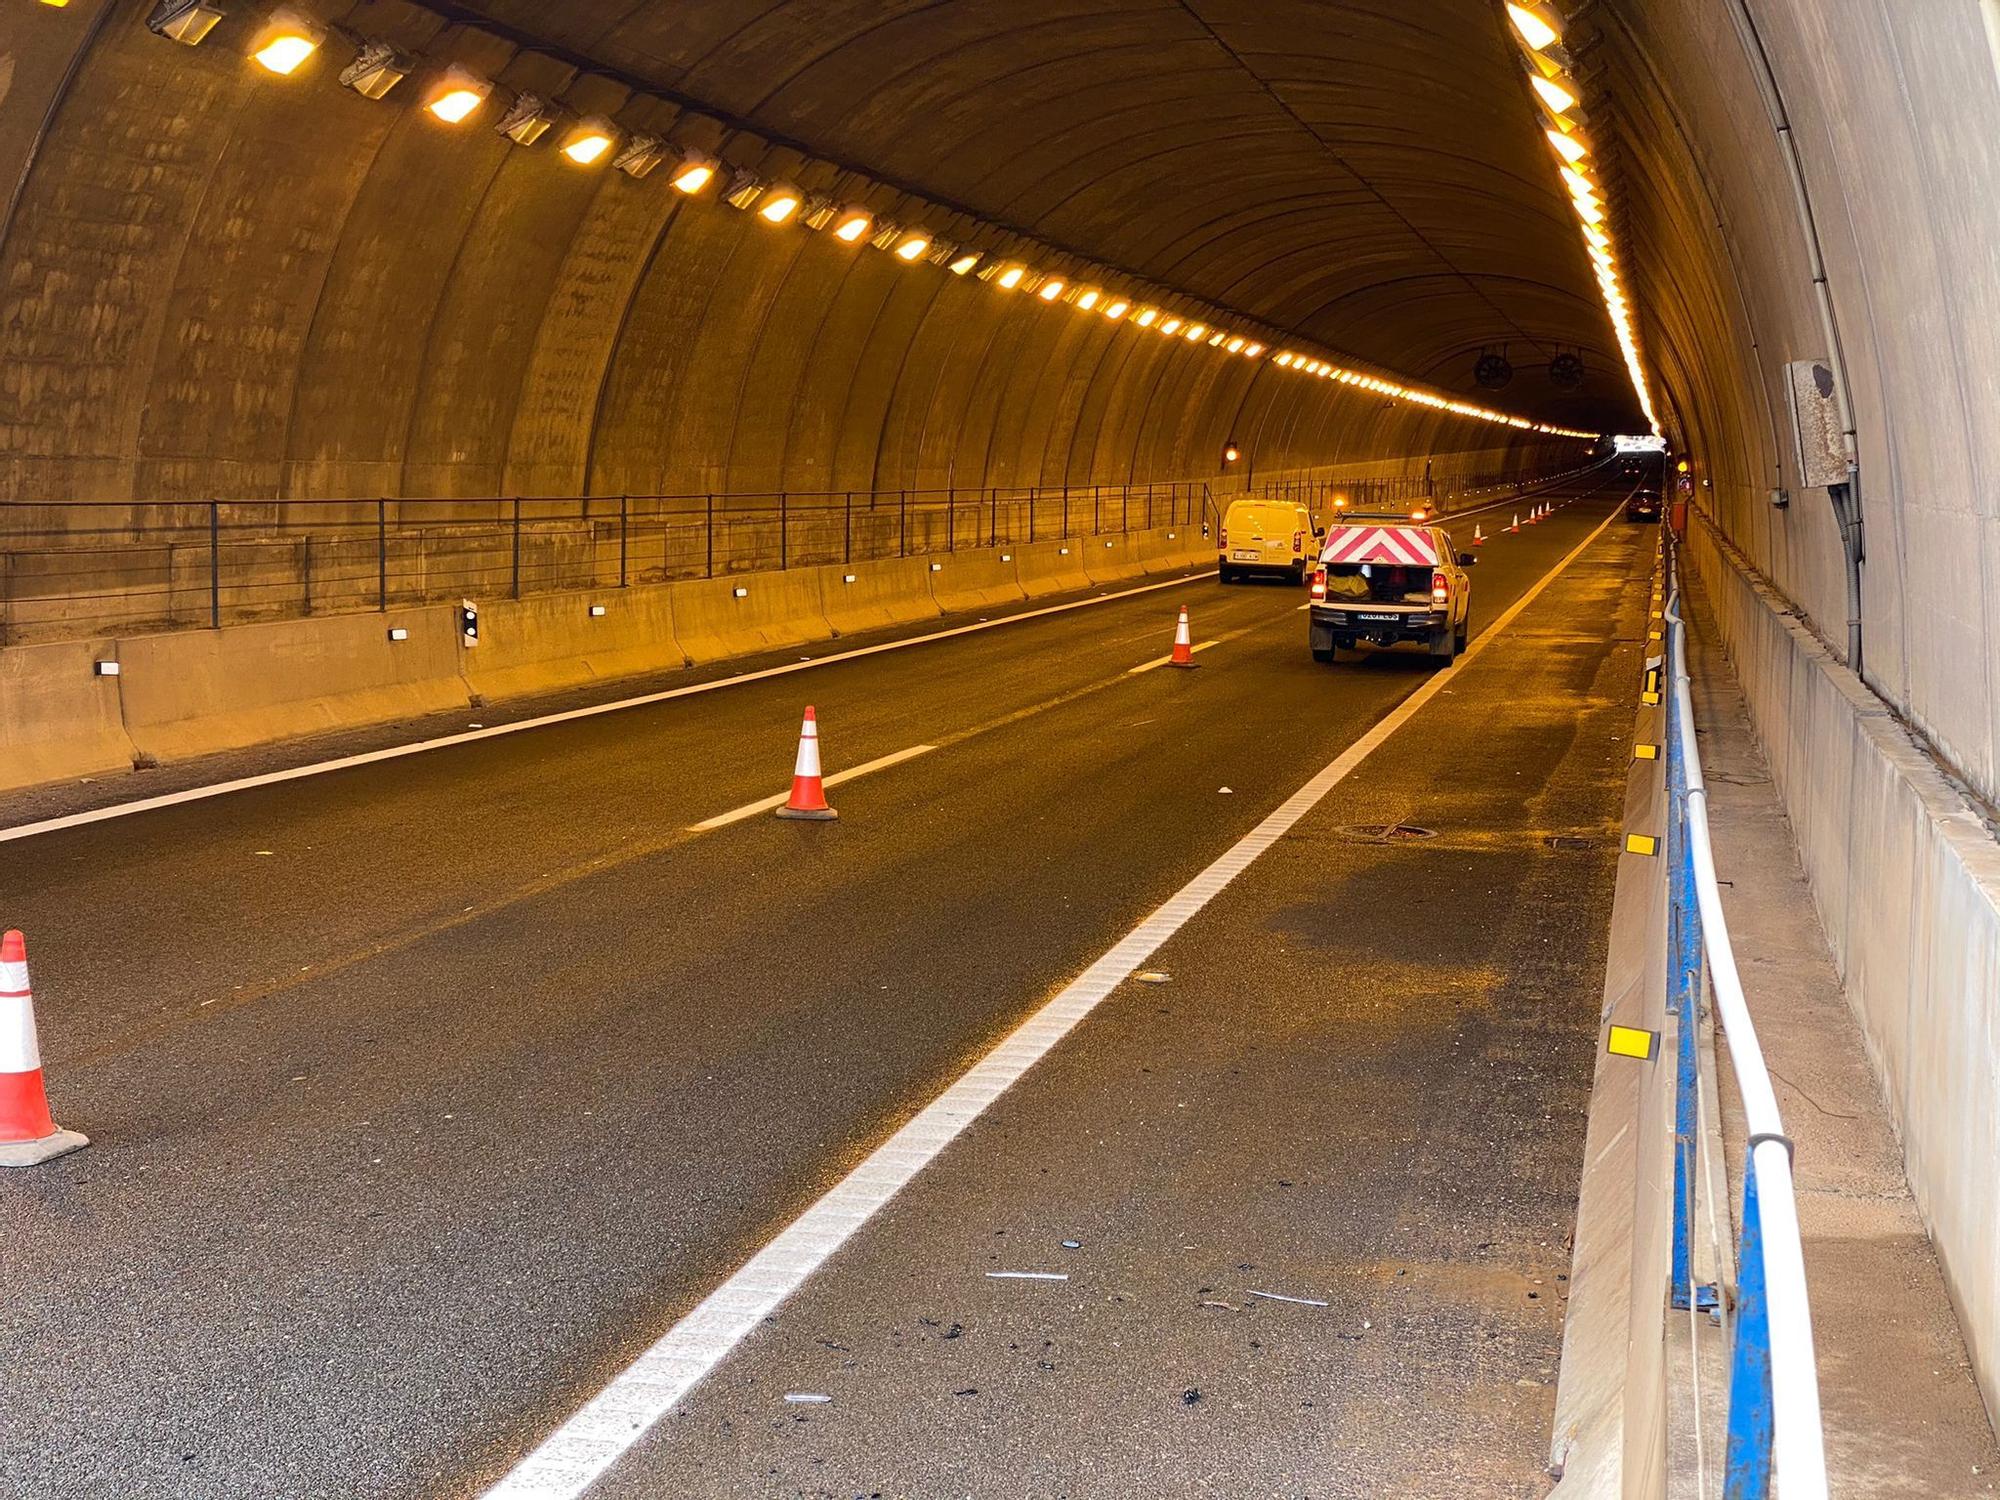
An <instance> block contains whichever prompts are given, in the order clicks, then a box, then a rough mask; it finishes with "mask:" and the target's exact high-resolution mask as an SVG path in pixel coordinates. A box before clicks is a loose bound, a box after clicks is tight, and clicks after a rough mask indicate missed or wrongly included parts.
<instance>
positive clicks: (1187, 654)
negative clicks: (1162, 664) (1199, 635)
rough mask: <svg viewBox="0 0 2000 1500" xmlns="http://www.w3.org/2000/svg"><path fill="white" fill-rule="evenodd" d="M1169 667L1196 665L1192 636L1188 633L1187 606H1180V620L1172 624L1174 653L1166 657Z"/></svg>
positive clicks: (1198, 663)
mask: <svg viewBox="0 0 2000 1500" xmlns="http://www.w3.org/2000/svg"><path fill="white" fill-rule="evenodd" d="M1167 665H1168V666H1170V667H1198V666H1200V665H1201V663H1200V662H1198V661H1196V660H1195V659H1194V637H1193V636H1191V635H1189V634H1188V618H1187V606H1186V605H1185V604H1183V605H1182V606H1181V618H1180V622H1179V623H1178V624H1177V625H1175V626H1174V654H1173V655H1172V656H1170V657H1168V658H1167Z"/></svg>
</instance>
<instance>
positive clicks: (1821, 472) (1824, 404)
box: [1785, 359, 1848, 486]
mask: <svg viewBox="0 0 2000 1500" xmlns="http://www.w3.org/2000/svg"><path fill="white" fill-rule="evenodd" d="M1785 393H1786V395H1787V396H1788V397H1789V398H1790V400H1789V402H1788V403H1787V404H1788V405H1789V406H1790V407H1791V412H1792V451H1793V456H1794V457H1796V458H1797V459H1798V464H1799V481H1800V483H1802V484H1806V485H1814V486H1819V485H1829V484H1845V483H1847V479H1848V473H1847V445H1846V444H1845V443H1844V442H1843V441H1842V440H1841V426H1840V403H1839V402H1838V401H1836V400H1835V399H1834V396H1833V366H1832V365H1831V364H1830V363H1829V362H1828V361H1826V360H1823V359H1798V360H1793V361H1792V362H1791V363H1789V364H1787V365H1786V366H1785Z"/></svg>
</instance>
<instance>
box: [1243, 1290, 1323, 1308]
mask: <svg viewBox="0 0 2000 1500" xmlns="http://www.w3.org/2000/svg"><path fill="white" fill-rule="evenodd" d="M1250 1295H1251V1296H1253V1297H1262V1298H1263V1299H1264V1300H1265V1301H1267V1302H1296V1303H1298V1304H1299V1306H1301V1307H1325V1306H1326V1304H1325V1303H1324V1302H1322V1301H1320V1300H1319V1298H1317V1297H1287V1296H1286V1295H1285V1294H1284V1293H1283V1292H1252V1293H1251V1294H1250Z"/></svg>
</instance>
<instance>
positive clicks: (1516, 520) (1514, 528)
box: [1507, 510, 1521, 531]
mask: <svg viewBox="0 0 2000 1500" xmlns="http://www.w3.org/2000/svg"><path fill="white" fill-rule="evenodd" d="M1507 529H1508V530H1509V531H1519V530H1520V529H1521V513H1520V512H1519V511H1518V510H1517V511H1515V512H1514V524H1513V525H1512V526H1509V527H1508V528H1507Z"/></svg>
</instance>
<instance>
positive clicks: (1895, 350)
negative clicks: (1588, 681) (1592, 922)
mask: <svg viewBox="0 0 2000 1500" xmlns="http://www.w3.org/2000/svg"><path fill="white" fill-rule="evenodd" d="M1730 9H1731V8H1730V7H1729V6H1718V7H1704V8H1699V9H1697V8H1693V7H1689V6H1686V5H1684V4H1679V3H1673V0H1635V3H1633V4H1631V5H1629V6H1623V7H1619V9H1618V18H1619V24H1617V25H1614V26H1613V27H1611V33H1612V44H1611V45H1610V46H1608V47H1607V48H1606V53H1607V56H1610V57H1612V58H1613V59H1614V60H1615V62H1614V65H1615V66H1617V67H1618V68H1620V69H1621V71H1623V72H1624V73H1625V75H1626V76H1625V78H1624V79H1623V82H1624V83H1625V84H1627V85H1629V87H1628V88H1626V89H1625V90H1624V92H1625V94H1626V96H1627V98H1628V99H1629V101H1630V102H1629V104H1628V105H1627V106H1626V108H1627V109H1628V110H1629V111H1630V114H1631V116H1632V123H1631V125H1630V126H1629V127H1628V128H1626V129H1624V130H1622V131H1621V133H1620V134H1621V140H1622V141H1623V142H1624V143H1625V145H1626V147H1627V148H1628V149H1629V150H1631V151H1632V153H1633V155H1634V157H1635V158H1636V164H1637V165H1638V166H1639V167H1640V168H1641V170H1637V171H1634V172H1632V173H1630V174H1628V176H1629V181H1630V183H1631V185H1632V188H1633V191H1632V193H1631V197H1630V205H1631V218H1632V221H1633V227H1634V229H1635V230H1636V234H1637V238H1638V243H1637V244H1636V246H1635V247H1634V248H1635V251H1636V254H1635V257H1634V259H1635V265H1636V267H1637V271H1638V284H1639V287H1640V292H1641V296H1640V301H1641V304H1642V306H1643V307H1644V309H1645V317H1646V319H1647V321H1648V322H1649V324H1650V325H1651V327H1652V329H1654V330H1656V331H1657V333H1656V336H1655V337H1654V339H1653V342H1654V343H1655V344H1656V346H1657V350H1656V352H1660V353H1662V354H1663V355H1664V359H1663V364H1664V366H1665V368H1664V372H1663V373H1664V375H1665V385H1666V387H1667V395H1668V399H1669V401H1670V402H1671V403H1672V406H1673V408H1674V410H1675V412H1676V415H1677V420H1678V421H1679V422H1680V423H1681V425H1682V426H1683V427H1684V429H1685V430H1686V432H1687V434H1688V436H1689V438H1690V439H1691V440H1692V446H1693V447H1694V448H1695V449H1696V452H1697V454H1698V459H1699V463H1700V472H1701V477H1702V478H1703V479H1704V480H1707V481H1708V482H1709V483H1710V484H1711V486H1712V492H1713V495H1714V504H1715V508H1716V511H1717V514H1718V516H1719V519H1720V524H1721V525H1722V527H1723V530H1724V531H1725V533H1726V534H1727V535H1728V537H1729V538H1730V540H1731V541H1732V542H1733V543H1734V544H1736V545H1737V546H1740V547H1742V548H1743V549H1744V551H1745V553H1746V554H1747V555H1748V556H1749V557H1750V558H1751V559H1752V560H1753V562H1754V563H1755V565H1756V566H1757V568H1758V569H1759V570H1760V571H1762V572H1763V573H1764V574H1765V575H1766V576H1768V577H1769V578H1770V579H1771V581H1772V583H1773V584H1774V585H1775V586H1776V587H1777V588H1778V589H1779V590H1781V591H1782V592H1783V593H1784V595H1785V596H1786V597H1787V598H1789V599H1790V600H1792V601H1793V603H1794V604H1795V605H1796V606H1797V607H1798V608H1799V609H1800V610H1801V611H1802V612H1803V614H1804V616H1805V617H1806V618H1807V619H1808V620H1809V621H1810V622H1811V624H1812V627H1813V629H1814V630H1815V631H1816V632H1817V633H1818V634H1819V635H1820V636H1821V638H1822V639H1824V640H1825V641H1827V642H1828V643H1829V644H1830V645H1831V646H1832V647H1833V648H1834V649H1835V650H1836V651H1838V652H1841V653H1843V654H1844V652H1845V649H1846V618H1847V600H1846V582H1845V575H1844V563H1843V559H1842V552H1841V547H1840V542H1839V537H1838V534H1837V529H1836V525H1835V521H1834V517H1833V514H1832V511H1831V507H1830V505H1829V502H1828V500H1827V497H1826V492H1825V491H1824V490H1808V489H1805V488H1804V487H1803V486H1802V485H1801V484H1800V481H1799V477H1798V474H1797V472H1796V464H1795V462H1794V460H1793V458H1792V456H1791V451H1790V450H1791V432H1790V421H1789V418H1788V416H1787V414H1786V407H1785V396H1784V391H1783V388H1782V383H1781V382H1782V372H1783V366H1784V364H1785V362H1786V361H1789V360H1797V359H1807V358H1818V357H1824V356H1825V355H1826V354H1828V353H1829V348H1828V339H1827V337H1826V335H1825V333H1824V332H1823V330H1822V326H1821V322H1820V319H1819V316H1818V313H1817V310H1816V307H1815V304H1814V299H1813V285H1812V267H1811V262H1810V260H1809V258H1808V254H1807V241H1806V236H1805V234H1804V231H1803V229H1802V227H1801V221H1800V217H1799V213H1798V209H1797V205H1796V201H1795V196H1794V192H1793V189H1792V186H1791V182H1790V179H1789V176H1788V174H1787V172H1786V170H1785V166H1784V159H1783V156H1782V154H1781V149H1780V145H1779V142H1778V140H1777V138H1776V136H1775V134H1774V129H1773V124H1772V119H1771V115H1770V112H1769V111H1768V110H1767V108H1766V105H1765V102H1764V98H1763V94H1762V92H1761V90H1762V88H1763V84H1762V80H1761V78H1760V72H1761V70H1760V67H1759V65H1758V61H1757V56H1758V52H1757V49H1758V47H1761V52H1762V55H1763V56H1765V57H1767V58H1768V60H1769V66H1770V75H1771V77H1772V78H1773V79H1775V83H1776V90H1777V94H1778V96H1779V97H1780V98H1781V99H1782V103H1783V107H1784V109H1785V111H1786V114H1787V116H1788V117H1789V120H1790V123H1791V127H1792V134H1793V139H1794V140H1795V142H1796V145H1797V150H1798V154H1799V159H1800V162H1801V164H1802V167H1803V174H1804V179H1805V183H1806V187H1807V191H1808V194H1809V198H1810V202H1811V206H1812V211H1813V218H1814V221H1815V223H1816V225H1817V230H1818V237H1819V242H1820V245H1821V247H1822V251H1823V254H1824V259H1825V265H1826V275H1827V285H1828V290H1829V292H1830V295H1831V299H1832V304H1833V308H1834V311H1835V315H1836V317H1837V319H1838V326H1839V333H1840V341H1841V345H1842V347H1843V352H1844V356H1845V368H1846V373H1847V379H1848V384H1849V389H1850V391H1851V395H1852V401H1853V415H1854V423H1855V429H1856V439H1857V445H1858V450H1859V459H1860V473H1861V493H1862V503H1863V511H1864V515H1865V521H1866V535H1867V563H1866V567H1865V578H1864V583H1863V590H1862V603H1863V663H1862V666H1863V674H1864V676H1865V678H1866V680H1867V681H1868V683H1869V684H1870V685H1871V686H1872V687H1874V688H1875V689H1876V690H1877V691H1879V692H1880V693H1882V695H1883V696H1884V697H1885V698H1886V699H1888V701H1889V702H1891V703H1892V704H1894V705H1895V706H1896V708H1897V709H1898V710H1899V711H1900V712H1902V713H1903V714H1904V715H1906V716H1907V717H1908V719H1909V720H1910V721H1911V722H1912V723H1913V724H1914V725H1915V726H1916V727H1917V728H1918V730H1919V731H1920V732H1921V733H1922V734H1923V735H1924V736H1925V737H1926V738H1927V739H1928V740H1929V741H1930V743H1931V744H1932V745H1933V746H1934V747H1935V748H1936V750H1937V751H1938V752H1939V753H1940V754H1941V755H1942V756H1943V757H1944V759H1945V760H1946V761H1947V762H1948V763H1949V764H1950V765H1951V766H1952V767H1953V768H1954V769H1955V770H1956V771H1957V772H1958V773H1959V774H1961V775H1962V776H1964V777H1965V778H1966V780H1967V781H1968V782H1970V783H1971V784H1972V785H1973V786H1974V787H1976V788H1977V789H1978V790H1979V792H1980V794H1981V795H1982V796H1984V797H1986V798H1987V799H1988V800H2000V646H1996V644H1995V643H1996V641H2000V613H1996V611H2000V490H1996V484H1995V468H1996V460H1995V458H1994V453H1995V451H1996V443H2000V401H1996V399H1995V398H1996V395H2000V386H1996V382H1995V376H1994V373H1993V372H1994V371H1995V369H1996V368H2000V365H1996V355H2000V348H1996V340H2000V331H1996V325H2000V281H1996V278H1995V277H1994V275H1993V273H1992V248H1991V247H1992V241H1993V236H1994V231H1995V228H1996V219H1995V208H1994V204H1995V202H1996V196H1995V191H1994V185H1995V183H1996V181H2000V148H1996V146H1995V142H1996V141H2000V82H1996V78H1995V69H1994V54H1993V52H1992V50H1991V47H1990V45H1989V39H1988V37H1987V35H1986V32H1985V29H1984V27H1983V26H1982V23H1981V18H1980V10H1979V7H1978V6H1976V5H1972V4H1965V5H1957V4H1951V5H1927V4H1926V5H1912V4H1907V3H1901V0H1846V3H1843V4H1839V5H1824V4H1819V3H1815V0H1759V3H1754V4H1751V5H1750V6H1749V7H1748V8H1747V10H1748V14H1749V16H1750V17H1751V18H1752V20H1753V22H1754V34H1752V33H1749V32H1746V31H1744V30H1743V29H1741V28H1739V27H1738V26H1736V25H1733V24H1732V23H1731V20H1730ZM1781 480H1782V483H1783V484H1784V485H1785V487H1786V488H1788V489H1789V490H1790V491H1791V492H1792V504H1791V506H1790V507H1789V508H1788V509H1785V510H1774V509H1773V508H1772V507H1771V506H1770V505H1769V504H1768V502H1767V500H1766V494H1767V492H1768V491H1769V490H1770V489H1771V488H1772V487H1773V485H1774V484H1777V483H1779V482H1780V481H1781Z"/></svg>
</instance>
